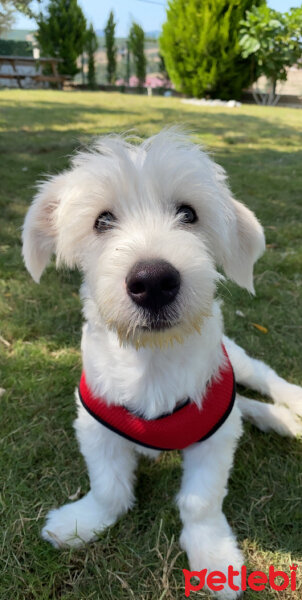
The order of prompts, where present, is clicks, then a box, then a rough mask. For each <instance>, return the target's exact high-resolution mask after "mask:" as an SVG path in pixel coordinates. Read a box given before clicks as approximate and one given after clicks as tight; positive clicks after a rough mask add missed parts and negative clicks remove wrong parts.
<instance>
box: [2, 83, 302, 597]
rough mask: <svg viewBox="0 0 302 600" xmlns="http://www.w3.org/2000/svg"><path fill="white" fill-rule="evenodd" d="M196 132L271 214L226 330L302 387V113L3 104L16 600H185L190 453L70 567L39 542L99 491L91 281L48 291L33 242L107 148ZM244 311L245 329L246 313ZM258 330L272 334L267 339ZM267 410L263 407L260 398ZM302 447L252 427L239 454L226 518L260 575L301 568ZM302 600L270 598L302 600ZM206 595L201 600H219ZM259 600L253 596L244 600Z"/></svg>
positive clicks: (69, 281)
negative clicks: (104, 138) (104, 144)
mask: <svg viewBox="0 0 302 600" xmlns="http://www.w3.org/2000/svg"><path fill="white" fill-rule="evenodd" d="M169 123H183V124H185V125H186V126H187V127H188V128H189V130H191V131H192V132H193V134H194V136H195V139H196V140H198V141H203V143H204V144H205V145H206V146H207V147H208V149H209V150H210V151H211V152H212V153H213V154H214V156H215V158H216V160H217V161H218V162H220V163H221V164H222V165H223V166H224V167H225V168H226V169H227V171H228V173H229V176H230V183H231V187H232V189H233V191H234V193H235V195H236V196H237V197H238V198H239V199H242V200H243V201H244V202H246V204H247V205H248V206H249V207H251V208H252V209H253V210H255V212H256V213H257V215H258V217H259V218H260V220H261V221H262V223H263V225H264V227H265V231H266V237H267V252H266V254H265V256H264V257H263V258H262V259H261V260H260V261H259V263H258V265H257V267H256V277H255V287H256V294H257V295H256V297H255V298H253V297H251V296H250V295H249V294H248V293H247V292H244V291H242V290H240V289H238V288H237V287H236V286H235V285H233V284H231V283H228V284H227V285H225V286H223V287H222V288H221V290H219V293H220V295H221V296H222V298H223V299H224V314H225V321H226V329H227V331H228V333H229V335H231V336H233V337H234V338H235V339H236V340H237V341H238V342H239V343H240V344H241V345H243V346H244V347H245V348H246V349H247V350H248V351H249V352H250V353H252V354H253V355H255V356H257V357H258V358H261V359H263V360H265V361H267V362H269V363H270V364H271V365H272V366H273V367H274V368H275V369H277V370H278V371H279V372H280V374H281V375H282V376H284V377H286V378H287V379H289V380H290V381H292V382H293V383H300V384H301V383H302V380H301V350H302V342H301V328H302V321H301V306H302V303H301V282H302V275H301V265H302V248H301V235H302V226H301V216H302V215H301V213H302V208H301V188H302V169H301V164H302V160H301V159H302V151H301V130H302V111H299V110H295V109H285V108H267V107H264V108H260V107H256V106H255V107H254V106H242V107H241V108H237V109H230V108H221V107H209V108H204V107H203V108H200V107H195V106H190V105H183V104H181V102H180V100H178V99H168V98H146V97H140V96H125V95H119V94H104V93H82V92H81V93H76V92H70V93H69V92H65V93H64V92H55V91H22V90H11V91H1V92H0V129H1V140H0V152H1V163H0V169H1V196H0V202H1V212H0V236H1V239H0V273H1V275H0V277H1V279H0V290H1V292H0V314H1V316H0V319H1V321H0V322H1V325H0V327H1V328H0V334H1V338H0V373H1V374H0V386H1V387H2V388H4V389H5V393H4V394H3V395H2V396H1V403H0V409H1V465H0V473H1V478H2V491H1V495H0V507H1V526H0V527H1V532H0V533H1V571H2V572H1V575H0V599H1V600H24V599H26V600H54V599H56V600H57V599H60V600H90V599H91V600H111V599H116V600H124V599H125V600H126V599H131V598H134V599H135V600H163V599H165V600H180V599H183V598H184V597H185V596H184V580H183V574H182V568H183V567H185V568H188V565H187V561H186V557H185V555H184V554H183V553H179V552H180V550H179V546H178V541H177V540H178V536H179V533H180V522H179V517H178V514H177V510H176V507H175V505H174V503H173V498H174V496H175V493H176V491H177V490H178V487H179V481H180V474H181V467H180V457H179V455H178V454H177V453H166V454H163V455H162V457H161V459H160V460H159V461H158V462H156V463H150V462H149V461H148V460H147V459H144V460H142V461H141V463H140V466H139V470H138V476H137V503H136V505H135V508H134V509H133V510H132V512H131V513H129V514H128V515H126V516H124V517H123V518H122V519H121V520H120V521H119V522H118V523H117V524H116V525H115V526H113V527H111V528H110V529H109V530H108V531H106V532H105V533H104V534H103V535H102V536H100V540H99V541H98V542H97V543H94V544H92V545H90V546H89V547H86V548H84V549H82V550H80V551H61V552H57V551H55V550H54V549H53V548H52V547H51V546H49V545H48V544H47V543H46V542H44V541H42V540H41V539H40V537H39V531H40V528H41V526H42V524H43V521H44V517H45V514H46V512H47V510H48V509H49V508H51V507H53V506H58V505H61V504H62V503H65V502H66V501H68V498H69V497H70V496H73V495H75V494H83V493H85V492H86V491H87V489H88V478H87V474H86V469H85V465H84V462H83V460H82V458H81V456H80V454H79V451H78V448H77V444H76V441H75V438H74V435H73V429H72V421H73V418H74V416H75V408H74V400H73V391H74V388H75V385H76V383H77V381H78V379H79V375H80V371H81V358H80V350H79V346H80V336H81V320H82V318H81V310H80V302H79V299H78V294H77V292H78V287H79V283H80V276H79V274H78V273H77V272H72V273H69V272H67V271H63V270H62V271H60V272H56V271H55V268H54V266H53V265H52V266H51V267H50V268H49V269H48V270H47V271H46V273H45V275H44V276H43V277H42V281H41V284H40V285H39V286H38V285H36V284H35V283H34V282H33V281H31V279H30V277H29V275H28V273H27V272H26V271H25V269H24V266H23V264H22V259H21V239H20V238H21V226H22V221H23V218H24V214H25V211H26V209H27V207H28V205H29V203H30V201H31V198H32V196H33V192H34V184H35V182H36V181H37V180H38V179H39V178H41V176H42V175H43V174H44V173H46V172H51V173H57V172H59V171H60V170H61V169H62V168H64V167H65V166H67V164H68V155H70V154H71V153H72V152H73V151H74V150H75V149H77V148H78V147H80V146H81V145H83V144H87V143H88V142H89V141H90V140H91V138H92V137H93V136H95V135H98V134H104V133H108V132H112V131H117V132H121V131H125V130H129V129H133V128H135V129H136V132H137V133H138V134H139V135H141V136H143V137H145V136H148V135H150V134H153V133H156V132H157V131H158V130H159V129H160V128H161V127H163V126H164V125H167V124H169ZM238 310H239V311H241V313H242V316H240V315H238V314H237V313H236V311H238ZM253 323H257V324H259V325H261V326H263V327H265V328H266V329H267V333H264V332H263V331H261V330H259V329H257V328H256V327H255V326H254V325H253ZM253 397H256V395H255V394H254V396H253ZM301 458H302V456H301V441H300V442H299V441H298V440H290V439H283V438H280V437H278V436H277V435H274V434H271V435H264V434H262V433H261V432H259V431H258V430H256V429H255V428H253V427H252V426H250V425H245V433H244V436H243V437H242V439H241V443H240V446H239V448H238V450H237V454H236V460H235V466H234V469H233V472H232V476H231V479H230V486H229V490H230V491H229V494H228V497H227V499H226V501H225V512H226V514H227V516H228V519H229V520H230V522H231V524H232V526H233V528H234V530H235V531H236V534H237V536H238V539H239V542H240V544H241V546H242V548H243V549H244V552H245V555H246V564H247V565H248V568H249V569H250V570H256V569H261V570H263V571H265V572H268V567H269V565H270V564H274V565H275V567H283V568H284V569H285V570H286V571H287V572H288V571H289V565H290V564H292V562H293V561H295V562H299V561H300V563H299V564H300V576H298V579H300V581H301V568H302V562H301V558H302V542H301V531H302V509H301V501H300V498H301ZM299 587H300V592H299V591H296V592H291V591H290V590H285V591H283V592H271V591H269V590H267V591H264V592H262V594H261V598H262V599H263V600H269V599H275V598H278V599H280V600H283V599H284V600H299V599H301V590H302V585H301V583H300V586H299ZM206 597H207V596H206V594H204V593H202V592H199V593H192V595H191V598H193V599H194V598H206ZM258 597H259V594H257V593H256V592H251V591H250V592H247V593H246V595H245V598H246V599H247V600H253V599H256V598H258Z"/></svg>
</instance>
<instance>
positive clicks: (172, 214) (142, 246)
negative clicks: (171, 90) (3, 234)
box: [23, 129, 302, 598]
mask: <svg viewBox="0 0 302 600" xmlns="http://www.w3.org/2000/svg"><path fill="white" fill-rule="evenodd" d="M23 241H24V249H23V252H24V259H25V263H26V266H27V268H28V270H29V272H30V273H31V275H32V277H33V278H34V279H35V281H39V279H40V276H41V274H42V272H43V270H44V268H45V267H46V265H47V263H48V261H49V259H50V257H51V255H52V253H56V256H57V264H58V265H60V264H65V265H67V266H68V267H75V266H76V267H78V268H79V269H80V270H81V271H82V273H83V277H84V283H83V286H82V299H83V302H84V315H85V320H86V323H85V325H84V328H83V338H82V353H83V365H84V371H85V377H86V384H85V385H86V387H87V389H88V392H87V393H88V394H90V396H91V397H92V400H93V402H94V406H95V407H96V413H97V410H98V403H99V404H100V406H101V405H102V406H103V408H104V410H105V411H106V407H107V409H108V407H109V409H108V411H109V412H108V414H109V416H110V415H112V414H113V415H115V414H117V415H120V414H122V415H126V416H125V422H127V423H128V421H129V423H130V425H129V426H130V427H131V423H132V421H131V415H132V419H133V423H135V424H137V423H138V424H139V426H141V425H142V424H143V427H144V424H146V431H147V433H148V431H149V425H150V427H151V428H152V427H153V426H154V423H155V426H156V427H157V425H158V424H159V426H160V427H161V425H162V424H164V423H166V422H167V423H168V424H169V423H170V422H171V420H169V418H167V420H165V419H166V417H163V415H167V414H168V415H170V414H172V415H173V418H175V419H176V421H177V419H178V421H177V422H178V424H179V423H180V422H181V418H182V417H181V415H182V414H183V415H184V418H185V415H186V414H188V410H189V409H190V410H191V409H192V406H193V407H194V410H195V413H194V414H195V421H196V423H199V422H200V423H201V425H200V426H201V430H202V426H203V425H202V418H203V414H204V413H203V410H205V409H204V399H205V397H206V395H207V393H208V390H209V388H211V386H214V387H213V389H214V396H213V393H212V396H211V402H210V403H209V402H208V404H211V406H210V407H209V410H210V412H211V410H214V412H215V410H216V407H215V398H216V396H215V394H216V393H217V394H220V393H221V392H222V393H223V389H224V386H225V385H227V384H226V383H224V375H223V372H224V370H226V371H227V372H228V373H229V366H228V361H227V359H226V356H225V354H224V350H223V346H222V340H223V343H224V346H225V348H226V350H227V353H228V355H229V358H230V360H231V363H232V365H233V369H234V372H235V376H236V379H237V381H238V382H239V383H242V384H244V385H245V386H247V387H250V388H253V389H255V390H258V391H259V392H261V393H263V394H266V395H268V396H270V397H271V398H272V399H273V401H274V402H275V404H265V403H262V402H257V401H252V400H248V399H246V398H243V397H240V396H238V395H237V397H236V402H235V405H234V406H233V408H232V402H231V397H229V396H228V405H227V407H226V408H225V409H224V412H223V415H222V416H221V415H220V418H219V419H218V420H219V423H218V424H217V425H216V427H213V426H212V427H211V428H210V429H211V431H208V435H206V436H205V437H206V439H205V440H204V441H201V442H197V438H196V436H195V438H194V440H193V441H195V443H190V444H189V445H188V442H187V441H186V440H184V436H185V437H186V435H187V434H188V432H190V431H191V426H190V425H186V428H185V427H183V428H179V427H178V430H177V431H174V434H173V432H172V434H173V435H174V438H175V437H176V438H177V437H178V436H179V440H180V445H179V446H177V444H176V445H175V446H173V447H180V448H183V477H182V484H181V489H180V491H179V493H178V496H177V504H178V507H179V510H180V516H181V520H182V523H183V529H182V533H181V537H180V544H181V546H182V548H183V549H185V550H186V552H187V554H188V558H189V563H190V568H191V569H192V570H200V569H204V568H206V569H208V570H209V571H214V570H219V571H222V572H226V571H227V567H228V565H232V566H233V567H234V569H236V568H237V569H239V568H240V567H241V565H242V563H243V557H242V554H241V551H240V550H239V548H238V546H237V544H236V540H235V537H234V535H233V533H232V531H231V528H230V526H229V525H228V523H227V520H226V518H225V515H224V514H223V512H222V502H223V498H224V496H225V494H226V490H227V481H228V476H229V472H230V469H231V467H232V462H233V455H234V451H235V448H236V444H237V441H238V438H239V436H240V435H241V431H242V426H241V414H242V415H243V417H245V418H248V419H250V420H252V421H253V422H254V423H255V424H256V425H257V426H258V427H260V428H261V429H262V430H264V431H267V430H269V429H273V430H275V431H277V432H279V433H280V434H283V435H296V434H298V433H300V432H301V424H300V421H299V419H298V418H297V417H296V415H301V414H302V408H301V407H302V402H301V399H302V390H301V388H299V387H298V386H295V385H291V384H289V383H287V382H286V381H284V380H283V379H281V378H280V377H278V375H277V374H276V373H275V372H274V371H273V370H272V369H270V368H269V367H268V366H267V365H265V364H264V363H262V362H260V361H258V360H253V359H251V358H249V357H248V356H247V355H246V354H245V352H244V351H243V350H242V349H241V348H239V347H238V346H237V345H236V344H235V343H234V342H233V341H231V340H229V339H228V338H225V337H223V324H222V316H221V311H220V307H219V302H218V301H217V300H215V287H216V283H217V281H218V280H219V279H220V278H221V277H222V276H221V275H220V274H219V273H218V272H217V270H216V266H217V265H218V266H220V267H222V268H223V269H224V272H225V275H226V276H227V277H229V278H231V279H232V280H233V281H235V282H236V283H237V284H238V285H240V286H241V287H244V288H246V289H247V290H249V291H250V292H253V291H254V288H253V265H254V263H255V261H256V260H257V259H258V258H259V256H260V255H261V254H262V253H263V251H264V247H265V244H264V235H263V230H262V227H261V225H260V224H259V222H258V221H257V219H256V217H255V216H254V215H253V213H252V212H251V211H250V210H249V209H248V208H246V207H245V206H244V205H243V204H241V203H239V202H238V201H236V200H234V199H233V198H232V196H231V193H230V190H229V188H228V186H227V182H226V176H225V173H224V171H223V169H222V168H221V167H219V166H217V165H216V164H215V163H214V162H213V160H211V159H210V158H209V156H207V154H205V152H203V151H202V149H201V148H200V147H198V146H197V145H195V144H193V143H191V142H190V140H188V139H187V137H186V136H185V135H183V134H182V133H179V132H178V131H177V130H174V129H172V130H166V131H163V132H162V133H159V134H158V135H156V136H154V137H153V138H150V139H148V140H147V141H145V142H143V143H141V144H140V145H132V144H130V143H129V142H128V141H127V140H126V139H125V138H123V137H119V136H109V137H105V138H101V139H99V140H98V141H97V142H96V143H95V145H94V146H93V148H92V149H91V150H90V151H85V152H80V153H79V154H78V155H77V156H76V157H75V158H73V159H72V166H71V169H70V170H68V171H65V172H63V173H62V174H61V175H57V176H54V177H52V178H50V179H49V180H48V181H46V182H44V183H42V184H41V185H40V188H39V191H38V194H37V196H36V198H35V200H34V202H33V204H32V206H31V208H30V209H29V211H28V214H27V217H26V220H25V225H24V233H23ZM228 381H229V380H228ZM83 385H84V384H83ZM217 385H218V387H219V391H218V392H217V389H218V388H216V387H215V386H217ZM228 394H229V392H228ZM188 398H189V399H190V401H189V402H188V401H187V402H186V403H184V401H185V400H186V399H188ZM82 401H83V398H82ZM77 403H78V417H77V419H76V421H75V429H76V433H77V438H78V441H79V444H80V449H81V452H82V454H83V456H84V457H85V460H86V463H87V467H88V471H89V476H90V483H91V490H90V491H89V493H88V494H87V495H86V496H85V497H83V498H81V499H80V500H78V501H76V502H73V503H69V504H66V505H65V506H62V507H61V508H59V509H55V510H52V511H50V513H49V515H48V518H47V522H46V525H45V527H44V529H43V532H42V535H43V537H44V538H45V539H46V540H48V541H49V542H51V543H52V544H53V545H54V546H55V547H60V546H65V545H68V546H78V545H80V544H82V543H83V542H89V541H91V540H95V539H96V538H97V535H98V533H99V532H101V531H103V530H104V528H105V527H107V526H108V525H111V524H112V523H114V522H115V521H116V519H117V518H118V517H119V516H120V515H122V514H123V513H124V512H126V511H127V510H128V509H129V508H131V507H132V505H133V503H134V495H133V483H134V477H135V467H136V463H137V454H138V453H139V452H143V453H144V454H148V455H151V456H157V455H158V453H159V450H154V449H150V446H151V448H154V447H155V448H157V447H162V446H163V445H164V447H165V448H166V447H167V445H165V444H164V442H163V441H162V442H161V443H159V444H158V445H157V444H156V443H152V442H151V443H150V438H146V439H147V442H145V443H144V442H142V443H143V444H144V445H141V442H137V441H133V438H132V437H131V435H132V434H129V432H128V434H127V429H126V432H125V431H124V432H122V435H119V433H117V432H116V430H115V431H112V429H113V428H114V427H113V426H112V424H111V425H109V427H108V425H105V424H101V423H100V422H99V420H98V417H97V416H96V418H95V416H93V414H91V413H92V412H93V411H91V410H90V409H89V407H88V410H87V409H86V408H85V402H84V405H83V403H82V402H81V401H80V399H79V396H78V395H77ZM283 405H286V407H285V406H283ZM122 407H123V408H122ZM213 407H214V408H213ZM174 409H176V411H175V410H174ZM115 410H116V411H117V412H116V413H115ZM192 410H193V409H192ZM119 411H122V413H120V412H119ZM182 411H183V412H182ZM197 413H198V414H199V415H202V416H201V419H199V421H198V417H197V416H196V415H197ZM175 415H177V416H176V417H175ZM126 417H127V418H126ZM128 417H129V418H128ZM159 417H162V419H163V420H162V421H161V419H158V418H159ZM204 418H205V421H207V418H208V417H207V416H206V415H205V416H204ZM216 420H217V419H216ZM127 423H126V425H125V427H128V425H127ZM184 423H187V421H184ZM212 425H213V423H212ZM123 426H124V425H123V423H122V425H121V428H123ZM198 426H199V425H198ZM194 427H195V423H193V422H192V430H194ZM196 427H197V425H196ZM196 427H195V428H196ZM115 429H116V428H115ZM184 430H185V431H184ZM203 433H204V432H203ZM160 434H161V436H164V435H165V433H163V431H161V432H160ZM172 434H171V432H168V433H167V436H171V435H172ZM211 434H212V435H211ZM200 437H202V436H200ZM137 439H139V437H138V438H137ZM148 439H149V442H148ZM152 439H153V438H152ZM198 439H200V438H198ZM169 440H170V438H169ZM148 446H149V447H148ZM220 594H221V597H223V598H234V597H236V595H237V594H238V593H237V592H234V591H233V590H231V589H230V588H228V587H226V588H225V589H224V591H222V592H220Z"/></svg>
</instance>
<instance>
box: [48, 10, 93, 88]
mask: <svg viewBox="0 0 302 600" xmlns="http://www.w3.org/2000/svg"><path fill="white" fill-rule="evenodd" d="M38 27H39V29H38V33H37V40H38V42H39V45H40V48H41V50H42V52H43V54H45V55H46V56H47V55H48V56H56V57H58V58H62V59H63V62H62V63H59V65H58V70H59V73H61V74H62V75H71V76H74V75H76V73H77V72H78V71H79V69H78V68H77V58H78V56H79V55H80V54H81V53H82V52H83V50H84V46H85V42H86V19H85V17H84V15H83V12H82V9H81V8H80V6H79V5H78V3H77V0H50V2H49V5H48V14H47V15H46V16H44V15H43V14H42V13H41V14H40V15H39V18H38Z"/></svg>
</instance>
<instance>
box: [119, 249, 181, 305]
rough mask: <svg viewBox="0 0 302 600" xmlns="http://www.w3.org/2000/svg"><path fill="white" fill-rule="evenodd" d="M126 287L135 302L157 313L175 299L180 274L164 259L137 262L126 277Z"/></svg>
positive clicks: (178, 287)
mask: <svg viewBox="0 0 302 600" xmlns="http://www.w3.org/2000/svg"><path fill="white" fill-rule="evenodd" d="M126 289H127V293H128V295H129V296H130V298H131V300H132V301H133V302H134V303H135V304H137V305H138V306H140V307H142V308H144V309H146V310H148V311H150V312H151V313H158V312H159V311H160V310H161V309H162V308H164V307H165V306H167V305H168V304H171V303H172V302H173V301H174V300H175V298H176V296H177V294H178V292H179V289H180V274H179V271H177V269H175V267H173V266H172V265H171V264H170V263H168V262H167V261H165V260H152V261H148V262H143V261H142V262H138V263H136V264H135V265H134V266H133V267H132V269H131V271H130V272H129V273H128V275H127V277H126Z"/></svg>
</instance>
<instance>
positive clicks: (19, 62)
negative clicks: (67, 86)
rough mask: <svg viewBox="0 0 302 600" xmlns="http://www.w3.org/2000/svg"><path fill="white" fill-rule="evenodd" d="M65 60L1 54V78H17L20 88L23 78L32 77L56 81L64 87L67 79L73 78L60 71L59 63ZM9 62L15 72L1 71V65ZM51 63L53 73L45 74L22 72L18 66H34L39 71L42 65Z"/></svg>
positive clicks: (37, 80) (50, 81) (34, 80)
mask: <svg viewBox="0 0 302 600" xmlns="http://www.w3.org/2000/svg"><path fill="white" fill-rule="evenodd" d="M60 62H63V61H62V59H61V58H53V57H49V58H47V57H42V58H34V57H32V56H1V55H0V78H1V79H16V81H17V83H18V86H19V88H23V86H22V80H24V79H27V78H29V79H31V80H32V81H33V82H37V83H41V82H43V83H44V82H45V83H55V84H57V86H58V87H61V88H62V87H63V85H64V82H65V81H69V80H71V77H70V76H69V75H60V74H59V73H58V63H60ZM4 64H8V65H10V66H11V67H12V69H13V73H6V72H5V71H4V72H3V71H1V67H2V65H4ZM47 64H49V65H51V70H52V75H43V74H42V73H20V72H19V71H18V67H20V66H29V67H31V66H32V67H34V68H35V70H36V71H37V70H38V69H39V68H40V67H41V66H45V65H47Z"/></svg>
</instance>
